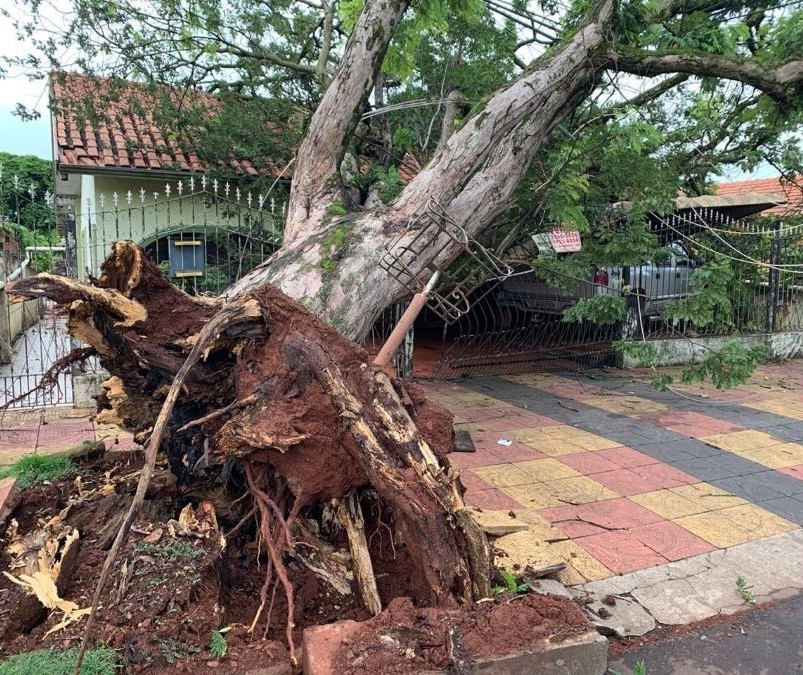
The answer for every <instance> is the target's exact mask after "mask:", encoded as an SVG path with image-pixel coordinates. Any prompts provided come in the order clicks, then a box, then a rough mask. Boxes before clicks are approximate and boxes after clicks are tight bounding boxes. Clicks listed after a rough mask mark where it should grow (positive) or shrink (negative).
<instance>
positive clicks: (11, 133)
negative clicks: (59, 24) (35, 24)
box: [0, 0, 53, 159]
mask: <svg viewBox="0 0 803 675" xmlns="http://www.w3.org/2000/svg"><path fill="white" fill-rule="evenodd" d="M0 8H2V9H4V10H6V11H7V12H9V14H11V16H12V17H14V18H18V17H21V16H24V14H23V10H22V9H21V8H20V6H19V5H18V4H17V3H16V2H15V1H14V0H0ZM24 53H25V45H23V44H21V43H20V42H19V41H18V40H17V36H16V35H15V33H14V28H13V27H12V25H11V21H10V20H9V19H8V18H6V17H0V55H2V56H17V55H22V54H24ZM17 103H23V104H24V105H26V106H28V107H31V108H34V109H36V110H37V111H39V113H40V114H41V115H42V116H41V117H40V119H38V120H36V121H34V122H23V121H22V120H21V119H20V118H19V117H15V116H14V115H12V114H11V113H12V111H13V110H14V107H15V106H16V104H17ZM0 151H3V152H11V153H14V154H19V155H36V156H38V157H42V158H44V159H52V155H53V151H52V147H51V140H50V119H49V116H48V111H47V87H46V84H45V81H44V80H40V81H37V82H30V81H29V80H28V78H27V77H26V76H25V73H24V72H23V71H21V70H10V71H9V73H8V77H7V78H5V79H0Z"/></svg>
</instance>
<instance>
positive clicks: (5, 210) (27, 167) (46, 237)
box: [0, 152, 59, 272]
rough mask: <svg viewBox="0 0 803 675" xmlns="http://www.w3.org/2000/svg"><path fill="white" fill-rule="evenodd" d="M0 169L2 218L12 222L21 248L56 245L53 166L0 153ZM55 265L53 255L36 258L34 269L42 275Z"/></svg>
mask: <svg viewBox="0 0 803 675" xmlns="http://www.w3.org/2000/svg"><path fill="white" fill-rule="evenodd" d="M0 165H2V176H0V216H6V217H7V218H8V227H9V229H10V230H11V233H12V234H13V235H14V236H15V237H16V238H17V239H18V241H19V243H20V247H21V248H23V249H24V248H25V247H26V246H48V245H53V244H56V243H57V242H58V240H59V236H58V232H57V231H56V228H55V216H54V211H53V207H52V204H50V203H48V200H47V195H48V194H52V192H53V164H52V163H51V162H48V161H47V160H44V159H40V158H39V157H34V156H32V155H12V154H9V153H7V152H0ZM52 263H53V258H52V255H50V254H49V253H44V252H38V253H35V254H34V255H33V264H32V267H33V268H34V269H35V270H36V271H38V272H43V271H46V270H49V269H50V268H51V266H52Z"/></svg>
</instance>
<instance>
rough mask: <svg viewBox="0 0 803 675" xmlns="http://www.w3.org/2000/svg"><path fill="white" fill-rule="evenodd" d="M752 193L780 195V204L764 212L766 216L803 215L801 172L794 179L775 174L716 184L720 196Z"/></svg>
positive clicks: (802, 175) (802, 181) (802, 176)
mask: <svg viewBox="0 0 803 675" xmlns="http://www.w3.org/2000/svg"><path fill="white" fill-rule="evenodd" d="M750 193H758V194H764V195H778V196H779V197H780V198H779V199H778V202H779V203H778V204H776V205H775V206H773V207H772V208H771V209H767V210H766V211H763V212H762V215H764V216H803V174H799V175H798V176H796V177H795V178H794V179H793V180H784V179H783V178H782V177H780V176H775V177H773V178H753V179H749V180H737V181H733V182H730V183H719V184H718V185H717V186H716V194H717V195H720V196H729V195H746V194H750Z"/></svg>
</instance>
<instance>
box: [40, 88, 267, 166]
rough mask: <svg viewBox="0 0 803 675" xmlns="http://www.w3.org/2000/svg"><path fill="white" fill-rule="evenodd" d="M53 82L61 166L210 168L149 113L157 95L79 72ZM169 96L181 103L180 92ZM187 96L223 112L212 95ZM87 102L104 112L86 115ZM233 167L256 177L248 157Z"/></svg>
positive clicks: (143, 89) (54, 127) (54, 129)
mask: <svg viewBox="0 0 803 675" xmlns="http://www.w3.org/2000/svg"><path fill="white" fill-rule="evenodd" d="M50 84H51V106H52V107H53V136H54V138H53V140H54V145H55V154H56V159H57V160H58V163H59V165H60V166H62V167H65V168H69V167H75V168H86V167H93V168H110V169H134V170H151V171H179V172H189V171H203V170H204V169H205V168H206V167H205V166H204V164H203V163H202V162H201V161H200V160H199V158H198V155H197V154H196V153H195V152H193V151H191V150H190V151H188V150H187V149H186V148H182V147H181V145H180V143H179V140H178V139H177V137H176V136H175V135H174V134H171V133H170V130H169V129H164V128H160V127H159V125H157V124H156V123H155V122H154V119H153V115H152V113H151V112H150V111H151V110H153V108H154V106H155V105H156V103H157V93H156V92H154V91H151V90H149V89H148V88H147V87H145V86H143V85H139V84H136V83H133V82H124V81H120V80H111V79H110V78H106V77H95V76H91V75H83V74H78V73H53V74H51V77H50ZM112 91H113V94H112V93H111V92H112ZM168 95H169V96H171V97H172V98H174V99H175V101H176V102H177V101H178V96H179V92H169V93H168ZM185 96H186V95H185ZM189 96H190V97H191V98H190V100H191V101H192V102H193V103H194V104H199V105H201V106H203V107H204V108H207V109H208V110H209V111H210V112H212V111H214V110H216V109H218V108H219V105H220V102H219V101H218V100H217V99H216V98H214V97H213V96H210V95H209V94H206V93H204V92H201V91H193V92H191V93H190V94H189ZM86 103H90V104H94V105H95V106H97V107H98V108H100V109H101V110H100V111H97V113H96V114H92V115H89V114H86V113H85V112H84V111H85V109H86ZM231 165H232V168H233V169H234V170H235V171H238V172H243V173H246V174H248V175H252V176H253V175H256V174H257V173H258V172H257V170H256V169H255V168H254V166H253V165H252V164H251V162H250V161H248V160H247V159H235V160H232V162H231Z"/></svg>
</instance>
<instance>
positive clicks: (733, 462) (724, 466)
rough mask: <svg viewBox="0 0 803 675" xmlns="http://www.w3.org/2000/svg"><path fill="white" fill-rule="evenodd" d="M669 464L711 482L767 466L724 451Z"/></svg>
mask: <svg viewBox="0 0 803 675" xmlns="http://www.w3.org/2000/svg"><path fill="white" fill-rule="evenodd" d="M668 464H670V465H671V466H674V467H675V468H676V469H680V470H681V471H685V472H686V473H690V474H691V475H692V476H695V477H696V478H699V479H700V480H703V481H706V482H709V483H710V482H711V481H715V480H719V479H721V478H735V477H737V476H745V475H748V474H751V473H757V472H758V471H760V470H761V469H765V468H766V467H762V466H761V465H759V464H756V463H755V462H751V461H750V460H747V459H743V458H741V457H739V456H738V455H732V454H730V453H723V454H722V455H717V456H716V457H695V458H694V459H681V460H678V461H669V462H668Z"/></svg>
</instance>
